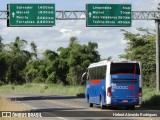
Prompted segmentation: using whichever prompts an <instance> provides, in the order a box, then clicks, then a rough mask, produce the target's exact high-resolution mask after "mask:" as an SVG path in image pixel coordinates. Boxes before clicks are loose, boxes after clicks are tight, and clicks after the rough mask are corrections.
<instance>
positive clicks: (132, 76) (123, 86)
mask: <svg viewBox="0 0 160 120" xmlns="http://www.w3.org/2000/svg"><path fill="white" fill-rule="evenodd" d="M82 79H86V91H85V99H86V102H87V103H89V106H90V107H93V105H94V104H99V105H100V107H101V109H104V108H105V107H106V106H123V107H125V108H126V109H131V110H134V109H135V106H136V105H141V102H142V80H141V64H140V62H138V61H107V60H105V61H101V62H97V63H93V64H90V65H89V67H88V70H87V72H85V73H84V74H83V75H82Z"/></svg>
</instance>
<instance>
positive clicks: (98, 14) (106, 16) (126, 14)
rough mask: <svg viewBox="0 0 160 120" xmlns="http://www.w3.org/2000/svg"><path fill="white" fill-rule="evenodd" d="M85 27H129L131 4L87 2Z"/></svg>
mask: <svg viewBox="0 0 160 120" xmlns="http://www.w3.org/2000/svg"><path fill="white" fill-rule="evenodd" d="M86 9H87V15H86V16H87V19H86V26H87V27H130V26H131V24H132V22H131V19H132V16H131V14H132V11H131V9H132V8H131V4H87V5H86Z"/></svg>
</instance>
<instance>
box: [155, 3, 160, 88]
mask: <svg viewBox="0 0 160 120" xmlns="http://www.w3.org/2000/svg"><path fill="white" fill-rule="evenodd" d="M157 9H158V10H160V3H159V4H158V8H157ZM155 22H156V89H157V91H160V63H159V62H160V19H157V20H155Z"/></svg>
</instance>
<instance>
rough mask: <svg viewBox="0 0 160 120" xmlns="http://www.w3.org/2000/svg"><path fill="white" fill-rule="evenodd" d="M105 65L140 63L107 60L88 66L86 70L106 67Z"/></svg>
mask: <svg viewBox="0 0 160 120" xmlns="http://www.w3.org/2000/svg"><path fill="white" fill-rule="evenodd" d="M107 63H108V64H109V63H140V62H139V61H108V60H103V61H100V62H97V63H92V64H90V65H89V67H88V68H92V67H97V66H103V65H107Z"/></svg>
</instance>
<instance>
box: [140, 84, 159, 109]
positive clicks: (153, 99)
mask: <svg viewBox="0 0 160 120" xmlns="http://www.w3.org/2000/svg"><path fill="white" fill-rule="evenodd" d="M142 90H143V94H142V95H143V96H142V106H145V107H157V108H160V92H157V91H156V90H155V89H153V88H149V87H143V89H142Z"/></svg>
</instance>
